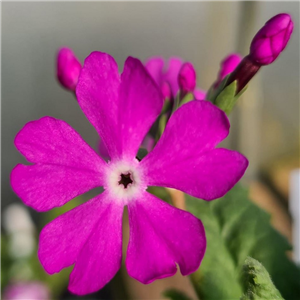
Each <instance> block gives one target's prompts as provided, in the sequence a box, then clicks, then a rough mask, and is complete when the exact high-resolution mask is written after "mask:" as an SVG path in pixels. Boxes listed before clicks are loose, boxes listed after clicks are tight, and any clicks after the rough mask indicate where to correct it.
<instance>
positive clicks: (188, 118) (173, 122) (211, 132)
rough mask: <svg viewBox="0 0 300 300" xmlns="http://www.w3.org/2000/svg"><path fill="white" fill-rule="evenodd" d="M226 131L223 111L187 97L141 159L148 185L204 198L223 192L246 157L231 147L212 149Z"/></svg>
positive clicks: (240, 171)
mask: <svg viewBox="0 0 300 300" xmlns="http://www.w3.org/2000/svg"><path fill="white" fill-rule="evenodd" d="M228 132H229V122H228V119H227V117H226V115H225V113H224V112H223V111H221V110H220V109H218V108H217V107H216V106H214V105H213V104H211V103H209V102H207V101H191V102H189V103H187V104H184V105H183V106H182V107H181V108H179V109H178V110H177V111H175V113H174V114H173V116H172V117H171V118H170V120H169V122H168V123H167V126H166V129H165V131H164V133H163V135H162V137H161V139H160V140H159V141H158V143H157V145H156V147H155V148H154V149H153V151H152V152H150V153H149V154H148V155H147V156H146V157H145V158H144V159H143V160H142V161H141V167H143V168H144V170H147V171H146V172H147V173H146V174H145V176H147V178H148V179H147V184H148V185H149V186H166V187H171V188H176V189H179V190H182V191H183V192H185V193H188V194H190V195H193V196H195V197H198V198H202V199H205V200H212V199H215V198H218V197H221V196H223V195H224V194H225V193H226V192H227V191H228V190H229V189H230V188H232V187H233V186H234V184H235V183H236V182H237V181H238V180H239V179H240V178H241V176H242V175H243V174H244V172H245V170H246V168H247V165H248V161H247V159H246V158H245V157H244V156H242V155H241V154H239V153H238V152H235V151H229V150H226V149H215V150H213V149H214V147H215V146H216V145H217V144H218V143H219V142H221V141H222V140H223V139H224V138H225V137H226V136H227V135H228Z"/></svg>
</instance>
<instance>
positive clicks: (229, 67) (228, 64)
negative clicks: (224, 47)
mask: <svg viewBox="0 0 300 300" xmlns="http://www.w3.org/2000/svg"><path fill="white" fill-rule="evenodd" d="M241 61H242V56H241V55H240V54H238V53H232V54H229V55H228V56H226V57H225V58H224V59H223V60H222V61H221V64H220V65H221V66H220V71H219V74H218V79H217V81H216V83H215V84H214V88H217V87H218V86H219V84H220V83H221V81H222V80H223V79H224V78H225V77H226V76H227V75H228V74H230V73H231V72H233V71H234V70H235V68H236V67H237V66H238V64H239V63H240V62H241Z"/></svg>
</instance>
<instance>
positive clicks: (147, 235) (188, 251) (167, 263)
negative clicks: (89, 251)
mask: <svg viewBox="0 0 300 300" xmlns="http://www.w3.org/2000/svg"><path fill="white" fill-rule="evenodd" d="M142 197H143V199H141V200H138V201H135V202H132V203H130V204H129V205H128V213H129V224H130V238H129V244H128V249H127V257H126V267H127V270H128V273H129V275H130V276H132V277H133V278H135V279H137V280H139V281H140V282H142V283H145V284H148V283H150V282H152V281H153V280H156V279H159V278H164V277H167V276H172V275H174V274H175V273H176V271H177V267H176V263H177V264H178V265H179V267H180V271H181V273H182V274H183V275H188V274H190V273H192V272H194V271H196V270H197V269H198V267H199V265H200V263H201V261H202V258H203V256H204V252H205V248H206V238H205V232H204V227H203V225H202V223H201V221H200V220H198V219H197V218H196V217H194V216H193V215H192V214H190V213H189V212H186V211H183V210H180V209H177V208H174V207H173V206H171V205H169V204H167V203H165V202H163V201H161V200H160V199H158V198H156V197H155V196H153V195H151V194H149V193H144V195H143V196H142Z"/></svg>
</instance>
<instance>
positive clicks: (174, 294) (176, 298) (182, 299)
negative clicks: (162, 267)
mask: <svg viewBox="0 0 300 300" xmlns="http://www.w3.org/2000/svg"><path fill="white" fill-rule="evenodd" d="M163 296H164V297H166V298H169V299H171V300H191V298H190V297H189V296H187V295H186V294H185V293H183V292H182V291H179V290H177V289H169V290H166V291H164V292H163Z"/></svg>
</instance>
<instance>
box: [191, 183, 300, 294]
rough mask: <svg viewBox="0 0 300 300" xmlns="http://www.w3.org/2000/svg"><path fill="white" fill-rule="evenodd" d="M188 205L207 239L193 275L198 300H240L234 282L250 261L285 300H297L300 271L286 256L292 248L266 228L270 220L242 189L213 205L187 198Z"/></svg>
mask: <svg viewBox="0 0 300 300" xmlns="http://www.w3.org/2000/svg"><path fill="white" fill-rule="evenodd" d="M186 200H187V207H188V210H189V211H190V212H191V213H193V214H194V215H195V216H196V217H198V218H200V219H201V220H202V222H203V224H204V227H205V230H206V235H207V250H206V254H205V256H204V259H203V262H202V264H201V266H200V268H199V269H198V271H196V272H195V273H194V274H193V275H192V276H193V277H192V278H193V282H194V283H195V282H196V289H197V291H198V293H199V295H200V297H201V299H202V300H207V299H214V300H215V299H218V300H222V299H230V300H233V299H239V297H240V295H241V294H242V292H241V291H242V285H241V283H240V281H239V279H238V278H239V275H240V272H241V270H242V266H243V264H244V261H245V259H246V258H247V257H248V256H251V257H253V258H255V259H257V260H258V261H260V262H261V263H262V264H263V265H264V266H265V268H266V269H267V270H268V272H269V273H270V275H271V277H272V279H273V281H274V284H275V286H276V287H277V288H278V289H279V291H280V292H281V294H282V295H283V297H284V298H285V299H287V300H294V299H295V300H296V299H300V280H299V278H300V270H299V268H298V267H297V266H296V265H295V264H294V263H293V262H292V261H291V260H289V258H288V257H287V256H286V251H288V250H291V246H290V245H289V243H288V241H287V240H286V239H285V238H284V237H283V236H282V235H281V234H280V233H279V232H277V231H276V230H275V229H274V228H273V227H272V226H271V225H270V216H269V215H268V214H267V213H266V212H265V211H263V210H262V209H260V208H259V207H258V206H256V205H255V204H254V203H253V202H251V201H250V200H249V199H248V191H247V190H246V189H245V188H243V187H242V186H241V185H239V184H237V185H236V186H235V187H234V188H233V189H232V190H231V191H230V192H228V193H227V194H226V195H225V196H224V197H222V198H220V199H217V200H214V201H212V202H206V201H202V200H199V199H196V198H193V197H190V196H188V195H186ZM239 293H240V294H239Z"/></svg>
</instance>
